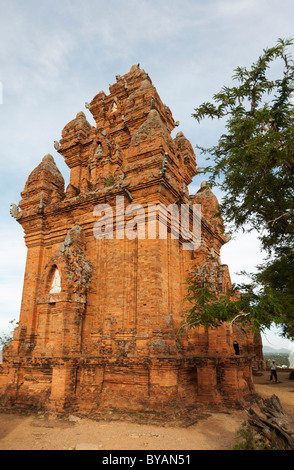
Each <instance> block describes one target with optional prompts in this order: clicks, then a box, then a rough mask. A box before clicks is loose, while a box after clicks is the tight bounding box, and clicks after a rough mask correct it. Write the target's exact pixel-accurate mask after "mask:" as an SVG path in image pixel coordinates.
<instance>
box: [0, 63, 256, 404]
mask: <svg viewBox="0 0 294 470" xmlns="http://www.w3.org/2000/svg"><path fill="white" fill-rule="evenodd" d="M89 109H90V112H91V113H92V115H93V117H94V120H95V122H96V127H93V126H91V125H90V124H89V122H88V121H87V119H86V116H85V114H84V113H82V112H80V113H78V114H77V116H76V118H75V119H73V120H72V121H71V122H70V123H69V124H67V125H66V126H65V127H64V129H63V131H62V135H61V137H62V138H61V140H60V142H59V144H58V152H59V153H60V154H61V155H63V157H64V158H65V161H66V163H67V165H68V166H69V167H70V170H71V174H70V184H69V185H68V187H67V188H65V187H64V180H63V177H62V175H61V174H60V172H59V170H58V169H57V167H56V164H55V162H54V159H53V158H52V157H51V156H50V155H46V156H45V157H44V158H43V160H42V162H41V163H40V165H39V166H38V167H37V168H36V169H35V170H34V171H33V172H32V173H31V175H30V176H29V178H28V181H27V183H26V185H25V189H24V191H23V192H22V200H21V202H20V204H19V206H20V209H21V211H20V213H19V214H18V217H17V220H18V222H19V223H20V224H21V225H22V227H23V228H24V231H25V241H26V245H27V249H28V253H27V263H26V269H25V278H24V288H23V298H22V305H21V312H20V319H19V326H18V328H16V330H15V332H14V340H13V342H12V343H11V344H10V345H9V346H8V347H7V348H6V350H5V353H4V364H3V365H1V366H0V393H1V394H2V398H1V404H2V406H4V407H9V406H11V405H12V404H14V405H17V406H20V407H25V408H44V409H50V410H58V411H62V410H71V411H80V412H87V413H94V412H96V411H97V410H101V409H107V408H118V409H124V410H144V409H145V410H147V409H150V410H154V409H155V410H158V411H160V410H164V409H167V408H169V407H173V408H174V407H178V406H179V407H181V408H183V407H188V406H193V405H196V404H197V403H199V402H201V403H211V402H214V403H222V402H230V403H233V402H242V401H243V399H244V397H246V396H248V395H250V394H252V393H253V392H254V390H253V385H252V358H253V357H254V356H257V359H261V350H260V344H261V343H260V338H259V337H254V336H253V335H252V334H251V333H250V331H244V330H242V329H240V328H238V326H235V327H234V328H232V327H229V325H224V326H222V327H220V328H218V329H215V330H211V331H210V330H209V331H206V330H205V329H204V328H203V327H199V328H198V329H195V330H192V331H189V332H186V333H185V334H184V335H183V336H182V337H181V338H180V339H179V338H178V336H177V332H178V328H179V326H180V325H181V323H182V321H183V319H184V312H185V308H186V307H187V306H186V305H184V302H183V298H184V295H185V289H186V285H185V279H186V276H187V274H188V272H190V271H191V269H193V270H195V269H196V270H197V271H198V273H199V275H200V276H202V277H205V278H206V279H208V280H209V281H210V282H212V284H213V285H214V287H215V289H216V291H217V292H219V293H222V292H225V290H226V289H227V288H228V287H229V286H230V285H231V284H230V282H231V281H230V275H229V270H228V267H227V266H226V265H222V264H221V261H220V249H221V247H222V245H223V244H224V243H226V241H227V238H226V235H225V233H224V227H223V224H222V220H221V218H220V217H217V216H216V212H217V205H218V202H217V200H216V198H215V196H214V195H213V194H212V192H211V190H210V189H209V188H208V187H207V185H205V184H203V185H202V186H201V188H200V189H199V191H198V192H197V194H196V195H195V196H190V195H189V193H188V189H187V186H188V185H189V184H190V183H191V181H192V178H193V176H194V175H195V174H196V171H197V170H196V160H195V154H194V152H193V149H192V146H191V144H190V142H189V141H188V140H187V139H186V138H185V136H184V135H183V133H182V132H179V133H178V134H177V135H176V137H175V138H172V136H171V132H172V130H173V129H174V128H175V122H174V120H173V117H172V114H171V111H170V109H169V108H168V107H167V106H166V105H164V104H163V103H162V102H161V100H160V98H159V96H158V94H157V91H156V89H155V87H154V86H153V84H152V82H151V80H150V78H149V76H148V75H147V74H146V73H145V71H144V70H141V69H140V68H138V67H137V66H133V67H132V68H131V70H130V72H129V73H127V74H126V75H124V76H122V77H117V82H116V83H115V84H114V85H112V86H111V87H110V94H109V95H106V94H105V93H104V92H100V93H99V94H98V95H97V96H95V98H94V99H93V100H92V102H91V103H90V105H89ZM117 197H123V198H124V199H123V204H124V207H125V208H127V206H129V205H130V203H133V204H134V203H137V204H141V205H142V206H143V207H144V209H145V215H146V214H147V213H148V211H147V207H148V204H149V205H151V204H160V203H161V204H164V205H165V206H168V205H169V204H172V203H177V204H178V205H181V204H187V205H190V207H192V205H193V204H201V208H202V218H201V226H202V238H201V246H200V247H199V248H198V249H197V250H194V251H189V250H183V241H184V240H183V239H182V237H181V236H180V237H179V239H177V238H174V237H173V236H172V235H171V226H170V222H169V224H168V231H167V232H168V234H167V238H166V239H159V237H158V234H159V226H158V225H156V221H157V222H158V220H157V219H159V220H164V219H163V214H162V213H161V214H160V215H159V216H158V215H157V216H156V211H155V209H154V207H153V208H152V209H150V215H152V216H153V219H152V220H153V226H151V225H152V224H151V225H150V226H149V231H150V233H153V238H149V239H148V238H147V236H148V233H147V228H146V231H145V234H144V235H145V238H144V237H143V236H142V233H141V236H139V237H138V238H134V239H128V238H127V237H126V236H124V235H123V230H124V229H125V228H126V226H127V224H129V223H131V221H132V220H133V218H132V217H130V216H129V217H127V216H126V218H125V221H124V222H122V220H121V219H120V217H119V213H116V211H117V210H118V209H117V201H118V200H117V199H116V198H117ZM98 204H108V205H109V206H110V207H111V209H112V211H113V215H114V222H113V230H114V236H113V238H105V239H97V238H95V237H94V234H93V229H94V227H95V223H97V221H98V220H99V217H98V216H99V214H97V212H95V211H94V208H95V207H96V206H97V205H98ZM100 215H101V214H100ZM108 215H109V214H108ZM137 215H138V217H139V218H141V220H142V218H144V217H145V215H144V214H143V215H142V214H139V213H138V214H137ZM108 220H110V219H108ZM154 223H155V225H154ZM107 233H108V232H107ZM150 233H149V235H150ZM57 271H58V273H57ZM57 274H58V275H57ZM53 279H57V281H56V282H57V283H56V284H54V286H55V287H54V288H53V287H52V285H53ZM58 279H59V281H58ZM58 282H59V284H58ZM235 339H237V341H238V342H239V344H240V353H241V355H240V356H235V355H234V350H233V340H235Z"/></svg>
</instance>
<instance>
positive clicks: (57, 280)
mask: <svg viewBox="0 0 294 470" xmlns="http://www.w3.org/2000/svg"><path fill="white" fill-rule="evenodd" d="M53 273H54V274H53V276H52V278H51V279H52V282H51V284H50V286H51V288H50V292H49V294H50V295H52V294H60V292H61V277H60V273H59V271H58V269H57V266H55V270H53Z"/></svg>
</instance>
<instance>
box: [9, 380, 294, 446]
mask: <svg viewBox="0 0 294 470" xmlns="http://www.w3.org/2000/svg"><path fill="white" fill-rule="evenodd" d="M288 377H289V372H286V371H285V372H284V371H281V372H278V378H279V382H278V383H277V384H276V383H271V382H270V381H269V373H268V372H264V373H263V375H262V376H258V377H254V381H255V388H256V392H257V393H258V395H259V396H260V397H261V398H268V397H270V396H272V395H273V394H275V395H277V396H278V397H279V399H280V402H281V404H282V406H283V408H284V410H285V411H287V412H288V413H290V414H291V415H293V416H294V381H293V380H289V379H288ZM244 421H246V412H245V410H232V409H230V410H227V409H226V410H223V411H211V410H209V411H205V413H202V415H201V416H200V417H199V419H198V420H195V422H194V424H191V423H190V424H189V425H187V424H186V425H184V424H182V425H181V424H178V425H177V424H176V423H173V424H171V423H168V424H164V423H162V424H146V423H140V422H138V420H137V422H131V421H129V420H124V419H123V418H121V419H120V420H115V419H114V417H113V416H112V414H111V413H110V414H108V416H107V415H106V417H105V418H104V419H101V420H98V421H93V420H90V419H86V418H78V417H75V416H67V417H63V418H60V417H57V416H53V415H51V416H44V415H43V414H38V415H33V416H23V415H20V414H7V413H0V450H75V449H76V450H113V451H115V450H231V449H232V443H233V441H234V439H235V433H236V431H237V430H238V429H239V428H240V427H241V425H242V423H243V422H244Z"/></svg>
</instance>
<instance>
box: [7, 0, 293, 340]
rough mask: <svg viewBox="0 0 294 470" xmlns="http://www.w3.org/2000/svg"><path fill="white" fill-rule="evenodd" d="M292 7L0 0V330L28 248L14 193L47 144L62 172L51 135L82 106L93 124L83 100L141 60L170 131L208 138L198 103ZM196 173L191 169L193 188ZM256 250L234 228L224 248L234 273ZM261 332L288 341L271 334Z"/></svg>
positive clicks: (211, 135)
mask: <svg viewBox="0 0 294 470" xmlns="http://www.w3.org/2000/svg"><path fill="white" fill-rule="evenodd" d="M293 17H294V3H293V0H283V1H282V2H276V0H206V1H199V0H181V1H179V0H178V1H174V0H156V1H155V0H149V1H147V0H146V1H144V0H108V1H104V0H103V1H102V0H83V1H77V0H62V1H56V0H50V1H49V0H42V1H41V2H40V1H36V0H26V1H25V2H24V1H23V0H22V1H20V0H9V1H8V0H6V1H5V0H0V82H1V86H0V103H2V104H0V139H1V150H0V159H1V194H0V197H1V205H0V230H1V240H2V243H1V245H0V261H1V267H2V269H1V279H0V329H1V328H4V327H5V326H6V325H7V323H8V321H9V320H10V319H13V318H16V319H17V318H18V315H19V309H20V304H21V295H22V283H23V274H24V268H25V256H26V248H25V245H24V240H23V230H22V227H21V226H20V225H19V224H18V223H17V222H16V221H15V220H14V219H12V218H11V217H10V214H9V208H10V207H9V206H10V203H16V204H18V202H19V200H20V199H21V198H20V192H21V191H22V190H23V188H24V185H25V182H26V180H27V177H28V175H29V173H30V172H31V171H32V170H33V169H34V168H35V167H36V166H37V165H38V164H39V163H40V161H41V159H42V157H43V156H44V155H45V154H47V153H51V154H52V155H53V156H54V158H55V161H56V163H57V166H58V167H59V169H60V170H61V172H62V173H63V176H64V178H65V180H66V183H67V182H68V180H69V171H68V168H67V167H66V166H65V164H64V162H63V160H62V157H61V156H60V155H59V154H57V153H56V151H55V149H54V147H53V142H54V140H59V139H60V137H61V130H62V129H63V127H64V125H65V124H67V123H68V122H69V121H70V120H71V119H73V118H74V117H75V116H76V114H77V112H79V111H81V110H82V111H84V112H85V114H86V115H87V118H88V120H89V121H90V122H91V123H93V120H92V117H91V115H90V113H89V112H88V110H86V109H85V102H86V101H91V99H92V98H93V97H94V96H95V95H96V94H97V93H98V92H99V91H100V90H104V91H105V93H107V94H108V92H109V90H108V87H109V84H112V83H114V82H115V75H117V74H120V75H123V74H125V73H127V72H128V71H129V69H130V67H131V66H132V65H133V64H136V63H140V66H141V68H144V69H145V71H146V72H147V73H148V74H149V75H150V77H151V79H152V81H153V83H154V85H155V86H156V88H157V91H158V93H159V95H160V96H161V98H162V100H163V102H164V103H166V104H167V105H168V106H169V107H170V109H171V111H172V113H173V117H174V119H175V120H176V121H177V120H179V121H180V127H179V128H177V129H176V130H175V131H174V132H178V131H179V130H181V131H183V132H184V134H185V135H186V137H187V138H188V139H189V140H190V142H191V143H192V145H193V147H195V146H196V145H200V146H211V145H213V144H214V143H215V142H216V140H217V138H218V134H219V132H220V127H219V125H218V124H217V123H215V124H214V123H211V122H203V123H202V124H201V125H198V124H197V122H196V121H195V120H194V119H193V118H192V117H191V114H192V113H193V109H194V107H196V106H198V105H200V104H201V103H202V102H203V101H209V100H210V99H211V97H212V95H213V94H214V93H215V92H217V91H219V89H220V88H221V87H222V86H223V85H225V84H230V82H231V76H232V74H233V70H234V68H236V67H237V66H239V65H240V66H243V65H244V66H249V65H250V64H251V63H252V62H253V61H255V60H256V59H257V58H258V56H259V55H260V53H261V52H262V49H263V48H265V47H270V46H272V45H274V44H275V43H276V41H277V39H278V38H279V37H282V38H289V37H293V36H294V31H293ZM1 88H2V100H1ZM196 157H197V161H198V165H199V166H201V164H203V161H202V157H200V156H199V155H198V154H197V152H196ZM202 179H203V177H201V176H199V177H196V178H195V179H194V181H193V183H192V185H191V187H190V193H191V194H193V193H194V192H196V191H197V190H198V188H199V185H200V182H201V181H202ZM217 195H218V196H221V195H220V194H217ZM261 260H262V253H260V250H259V242H258V241H257V237H256V234H250V235H243V234H234V239H233V240H232V241H231V242H230V243H228V244H227V245H226V246H225V247H224V248H223V251H222V261H223V262H224V263H227V264H228V265H229V267H230V271H231V277H232V280H233V281H234V282H237V281H238V280H239V277H237V276H236V274H235V273H236V272H238V271H240V270H243V269H245V270H248V271H250V270H252V269H253V268H254V266H255V265H256V264H258V263H259V262H260V261H261ZM268 340H269V341H267V340H265V344H270V345H272V346H274V347H279V346H281V345H286V346H287V345H288V342H284V343H283V342H281V340H280V339H279V338H278V337H276V336H272V334H271V333H269V334H268Z"/></svg>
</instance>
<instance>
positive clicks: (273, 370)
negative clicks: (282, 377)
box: [270, 360, 278, 382]
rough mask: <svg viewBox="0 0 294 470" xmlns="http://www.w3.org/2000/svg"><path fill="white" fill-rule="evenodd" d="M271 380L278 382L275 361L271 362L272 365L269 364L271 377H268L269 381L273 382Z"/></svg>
mask: <svg viewBox="0 0 294 470" xmlns="http://www.w3.org/2000/svg"><path fill="white" fill-rule="evenodd" d="M273 378H274V379H275V382H277V381H278V377H277V366H276V361H274V360H273V361H272V364H271V377H270V380H273Z"/></svg>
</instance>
